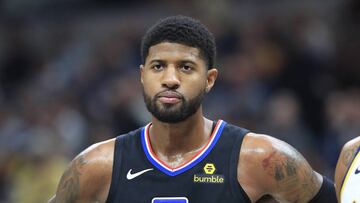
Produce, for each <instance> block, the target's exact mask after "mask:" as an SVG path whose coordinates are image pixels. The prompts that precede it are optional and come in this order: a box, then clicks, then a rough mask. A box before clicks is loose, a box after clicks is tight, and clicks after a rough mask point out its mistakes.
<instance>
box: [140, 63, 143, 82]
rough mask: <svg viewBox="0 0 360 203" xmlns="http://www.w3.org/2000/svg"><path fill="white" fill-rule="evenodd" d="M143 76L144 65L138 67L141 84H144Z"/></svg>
mask: <svg viewBox="0 0 360 203" xmlns="http://www.w3.org/2000/svg"><path fill="white" fill-rule="evenodd" d="M143 75H144V65H142V64H141V65H140V80H141V84H144V79H143V77H144V76H143Z"/></svg>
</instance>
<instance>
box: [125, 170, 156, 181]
mask: <svg viewBox="0 0 360 203" xmlns="http://www.w3.org/2000/svg"><path fill="white" fill-rule="evenodd" d="M151 170H153V168H148V169H145V170H142V171H139V172H136V173H131V171H132V169H130V170H129V171H128V173H127V174H126V179H128V180H132V179H134V178H136V177H138V176H140V175H142V174H144V173H146V172H148V171H151Z"/></svg>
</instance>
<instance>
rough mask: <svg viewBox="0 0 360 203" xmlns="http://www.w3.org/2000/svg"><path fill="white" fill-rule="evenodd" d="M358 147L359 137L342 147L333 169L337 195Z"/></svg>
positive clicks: (359, 145) (359, 144)
mask: <svg viewBox="0 0 360 203" xmlns="http://www.w3.org/2000/svg"><path fill="white" fill-rule="evenodd" d="M359 147H360V136H359V137H356V138H354V139H352V140H350V141H348V142H347V143H345V145H344V146H343V148H342V150H341V153H340V156H339V159H338V162H337V165H336V169H335V186H336V193H337V195H339V194H340V189H341V185H342V180H343V178H344V176H345V173H346V171H347V170H348V168H349V167H350V165H351V163H352V160H353V159H354V157H355V155H356V152H357V150H358V149H359Z"/></svg>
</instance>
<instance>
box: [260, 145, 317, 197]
mask: <svg viewBox="0 0 360 203" xmlns="http://www.w3.org/2000/svg"><path fill="white" fill-rule="evenodd" d="M262 166H263V169H264V170H265V171H266V173H267V174H268V175H270V176H272V177H273V178H274V180H275V181H276V184H277V187H278V190H279V191H281V194H282V195H281V196H283V197H286V198H287V199H288V200H291V202H302V201H304V200H305V199H309V198H311V197H312V196H313V195H314V191H316V188H318V187H319V183H317V182H316V176H315V173H314V172H313V170H312V169H311V167H310V166H308V164H307V163H306V161H305V159H304V158H303V157H302V156H301V155H300V154H299V153H297V152H292V153H291V154H285V153H283V152H279V151H276V150H274V151H273V152H272V153H271V154H270V155H269V156H268V157H266V158H265V159H264V160H263V161H262Z"/></svg>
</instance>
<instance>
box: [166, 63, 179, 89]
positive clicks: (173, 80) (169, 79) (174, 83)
mask: <svg viewBox="0 0 360 203" xmlns="http://www.w3.org/2000/svg"><path fill="white" fill-rule="evenodd" d="M162 86H163V87H166V88H168V89H177V88H179V86H180V79H179V76H178V73H177V71H176V67H174V66H172V65H169V66H168V67H167V68H166V69H165V71H164V74H163V77H162Z"/></svg>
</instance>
